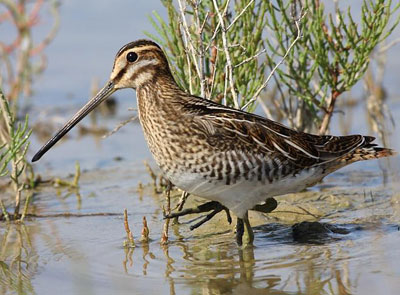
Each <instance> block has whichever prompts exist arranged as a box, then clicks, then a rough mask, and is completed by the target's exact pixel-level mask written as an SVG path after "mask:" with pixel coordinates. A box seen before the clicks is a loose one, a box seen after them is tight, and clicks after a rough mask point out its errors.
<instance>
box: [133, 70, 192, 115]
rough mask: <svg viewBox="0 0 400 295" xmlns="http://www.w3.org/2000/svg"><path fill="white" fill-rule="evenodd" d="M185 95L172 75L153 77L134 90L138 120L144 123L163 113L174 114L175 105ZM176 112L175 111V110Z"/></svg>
mask: <svg viewBox="0 0 400 295" xmlns="http://www.w3.org/2000/svg"><path fill="white" fill-rule="evenodd" d="M186 95H187V94H186V93H185V92H184V91H183V90H182V89H181V88H180V87H179V86H178V84H177V83H176V82H175V80H174V78H173V77H172V75H166V74H163V73H161V74H159V75H155V76H154V77H153V79H152V80H151V82H149V83H144V84H142V85H140V87H137V88H136V96H137V102H138V110H139V118H140V120H141V121H142V122H143V121H146V120H148V119H149V117H155V116H157V117H160V116H163V115H166V114H165V113H170V112H172V113H174V110H173V109H174V108H175V107H176V104H177V103H179V101H180V99H182V97H184V96H186ZM175 111H176V110H175Z"/></svg>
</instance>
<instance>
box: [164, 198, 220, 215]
mask: <svg viewBox="0 0 400 295" xmlns="http://www.w3.org/2000/svg"><path fill="white" fill-rule="evenodd" d="M221 207H222V205H221V204H220V203H218V202H215V201H211V202H207V203H204V204H201V205H199V206H197V207H195V208H188V209H185V210H182V211H180V212H175V213H171V214H168V215H166V216H164V218H174V217H180V216H185V215H188V214H194V213H204V212H208V211H211V210H219V211H221V210H222V208H221ZM219 211H218V212H219Z"/></svg>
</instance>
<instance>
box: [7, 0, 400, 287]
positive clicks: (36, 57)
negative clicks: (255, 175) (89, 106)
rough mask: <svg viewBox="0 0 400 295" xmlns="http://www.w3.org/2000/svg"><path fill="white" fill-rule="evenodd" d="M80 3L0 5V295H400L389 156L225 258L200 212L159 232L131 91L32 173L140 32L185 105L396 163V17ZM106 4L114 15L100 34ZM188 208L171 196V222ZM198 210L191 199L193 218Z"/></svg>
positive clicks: (218, 4) (371, 12)
mask: <svg viewBox="0 0 400 295" xmlns="http://www.w3.org/2000/svg"><path fill="white" fill-rule="evenodd" d="M78 2H79V1H75V2H74V1H71V2H70V3H64V2H62V1H61V2H58V1H33V2H29V1H8V0H7V1H2V0H0V60H1V62H0V88H1V102H0V103H1V109H0V110H1V111H0V152H1V156H0V175H1V178H0V197H1V203H0V204H1V207H2V208H1V209H2V213H0V293H4V294H14V293H18V294H35V293H37V294H44V293H46V292H47V293H49V292H55V291H57V292H60V290H62V293H81V294H87V293H94V294H102V293H104V294H106V293H107V294H109V293H110V292H117V291H118V292H119V293H128V292H130V293H131V292H133V291H135V292H137V293H144V292H146V293H151V292H150V291H152V290H157V293H170V294H182V293H184V294H189V293H190V294H202V293H204V292H209V293H214V294H230V293H237V294H243V293H245V292H248V293H254V292H259V294H271V293H282V294H293V293H300V294H325V293H327V294H351V293H362V294H368V293H384V294H395V293H396V291H397V290H398V288H400V285H399V282H398V277H399V276H400V269H399V266H398V265H397V264H396V263H395V262H396V261H398V259H400V252H399V250H398V247H397V245H398V244H399V242H400V236H399V224H400V210H399V204H400V199H399V198H400V193H399V192H400V187H399V185H398V183H399V170H398V167H399V165H398V164H399V158H398V157H396V158H393V159H390V160H382V161H379V162H377V161H374V162H372V163H360V164H356V165H354V166H350V167H349V168H346V169H344V170H342V171H340V172H337V173H335V174H334V175H332V176H331V177H328V178H327V179H325V180H324V181H323V182H322V183H320V184H318V185H317V186H316V187H315V188H312V189H310V190H308V191H306V192H302V193H300V194H295V195H287V196H282V197H279V198H277V201H278V207H277V208H276V209H275V210H274V212H272V213H270V214H256V213H251V216H250V218H251V222H252V224H253V225H254V226H255V234H256V240H255V247H254V248H250V249H240V248H238V247H237V246H236V245H235V243H234V242H233V241H234V238H233V236H234V233H233V225H230V224H229V223H228V222H227V219H226V215H225V214H224V213H220V214H218V215H216V216H215V217H214V218H213V219H212V220H211V221H210V222H208V223H206V224H205V225H203V226H201V227H199V228H198V229H196V230H194V231H190V229H189V228H190V226H191V225H193V224H195V223H196V222H198V221H199V220H200V219H199V218H200V217H197V216H192V217H188V218H182V219H180V220H179V223H177V222H171V224H170V226H169V231H168V233H167V234H168V235H167V236H165V234H166V232H165V223H164V221H163V211H164V210H168V208H167V205H166V203H165V202H166V188H167V182H166V181H165V180H164V179H163V178H162V176H161V175H160V174H159V172H158V170H157V168H156V167H155V165H154V162H152V160H151V156H150V154H149V152H148V150H147V147H146V145H145V142H144V139H143V136H142V132H141V128H140V126H139V124H138V122H137V120H136V119H135V117H136V114H135V107H134V101H135V100H134V99H133V97H134V95H133V94H132V92H128V93H126V94H125V93H122V95H121V96H120V97H117V98H116V100H114V103H112V104H110V105H109V107H105V109H103V110H102V111H100V112H98V113H96V114H94V115H93V117H92V118H91V120H90V122H83V123H82V128H81V129H80V130H78V132H76V133H72V135H71V136H70V137H69V138H67V139H66V140H65V141H64V142H63V143H61V144H60V145H59V146H56V148H55V150H54V152H52V153H49V154H48V155H46V156H47V158H46V159H44V161H43V162H42V163H40V164H39V165H36V164H35V165H34V166H32V165H31V163H30V161H29V160H30V157H31V155H32V154H33V152H34V151H35V150H36V149H37V148H38V147H39V146H40V145H41V144H43V141H44V140H46V139H48V137H49V136H51V134H52V133H53V132H54V131H55V130H56V129H57V128H58V126H59V125H60V124H62V123H63V122H64V121H65V120H66V119H68V117H69V116H70V115H71V114H72V113H73V112H74V111H75V110H76V109H77V108H78V107H79V106H80V105H82V103H83V101H84V100H82V99H83V98H85V97H86V96H89V88H90V84H91V83H92V81H93V80H94V78H97V77H99V76H100V77H102V78H106V76H107V75H108V71H109V68H110V65H111V62H112V59H113V54H115V51H116V50H117V49H118V48H119V47H120V45H121V44H124V43H126V41H131V40H133V39H138V38H141V37H143V33H142V32H141V31H139V30H138V29H137V28H139V27H140V28H143V30H144V31H146V32H147V34H148V35H149V36H151V37H152V38H154V39H155V40H156V41H158V42H159V43H161V44H162V45H163V47H164V48H165V50H166V52H167V54H168V57H169V59H170V62H171V64H172V65H173V71H174V75H175V78H176V79H177V81H179V84H180V85H181V87H183V88H185V89H187V90H188V91H189V92H191V93H193V94H196V95H202V96H204V97H206V98H209V99H213V100H216V101H218V102H221V103H225V104H228V105H231V106H233V107H237V108H242V109H245V110H248V111H255V112H257V113H259V114H261V115H265V116H267V117H269V118H272V119H274V120H278V121H281V122H283V123H284V124H287V125H290V126H292V127H294V128H297V129H300V130H305V131H312V132H315V133H326V132H328V131H329V132H332V133H336V134H349V133H367V134H371V135H374V136H377V137H379V138H380V141H381V143H383V144H384V145H385V146H390V147H393V148H395V149H397V150H399V149H400V142H399V138H398V137H396V136H395V135H396V126H395V122H396V118H397V117H398V116H399V114H400V100H399V96H400V93H398V91H397V90H396V86H397V84H396V83H397V82H398V81H396V78H395V77H397V76H398V67H397V66H398V65H397V63H398V62H397V60H398V58H397V56H398V54H399V50H398V47H397V46H396V44H397V43H398V40H399V30H398V28H397V24H398V22H399V11H398V10H399V6H400V4H398V3H395V2H394V1H393V2H391V1H380V0H377V1H363V2H362V1H357V5H359V7H356V5H355V4H353V3H350V2H349V1H333V2H332V3H330V1H311V0H307V1H302V3H303V5H302V6H300V1H294V2H292V1H280V0H278V1H273V2H268V1H253V0H236V1H233V0H232V1H214V0H208V1H205V0H203V1H185V0H177V1H167V0H163V1H161V3H162V4H163V6H161V5H160V1H158V0H153V1H149V3H147V4H146V5H144V6H143V7H140V9H139V8H138V7H135V8H132V9H127V7H126V5H127V4H126V3H125V1H113V2H114V4H113V5H114V6H113V7H106V5H108V4H102V5H100V7H98V6H97V5H96V4H94V3H89V2H88V3H85V4H82V3H81V2H79V3H78ZM328 2H329V3H328ZM295 4H297V5H295ZM132 5H133V4H132ZM136 6H137V5H136ZM350 6H351V7H350ZM112 9H118V11H121V14H122V15H121V16H120V17H114V16H110V20H109V21H107V22H105V21H104V19H103V18H102V17H101V14H102V13H104V11H111V10H112ZM153 9H154V10H155V11H156V12H154V13H152V14H151V15H149V14H150V11H152V10H153ZM138 10H139V11H138ZM143 11H145V12H148V13H143ZM144 14H148V15H149V19H150V21H149V20H148V19H146V18H145V17H144V16H143V15H144ZM127 19H129V20H130V21H132V22H133V23H132V24H127V23H126V20H127ZM89 20H92V21H91V22H90V21H89ZM136 20H137V22H136ZM109 22H111V23H109ZM60 23H62V24H63V25H62V26H60ZM89 24H96V25H93V26H92V25H89ZM131 25H132V27H131ZM63 26H64V27H63ZM82 28H85V30H82ZM121 28H124V30H121ZM125 28H126V29H125ZM58 30H59V33H57V32H58ZM99 31H101V32H102V34H99V33H98V32H99ZM127 31H129V33H127ZM113 32H114V33H113ZM115 32H121V33H118V34H115ZM132 32H137V33H132ZM104 34H106V35H107V36H108V37H107V38H109V39H108V41H107V42H104ZM127 34H128V36H127ZM87 36H91V38H87ZM127 38H128V39H127ZM104 43H107V44H104ZM99 44H101V45H99ZM96 46H97V48H93V47H96ZM77 48H78V49H77ZM94 51H95V52H96V57H95V58H94V57H93V52H94ZM271 73H274V75H271ZM385 73H386V74H385ZM384 74H385V75H384ZM93 85H94V86H93V88H96V83H93ZM353 86H354V88H353ZM65 93H67V94H65ZM77 97H79V98H80V99H77ZM121 97H122V98H124V100H121ZM57 98H59V100H56V99H57ZM125 98H126V99H125ZM128 107H130V108H131V111H126V110H127V109H128ZM132 111H133V113H134V114H133V115H132ZM121 122H127V123H128V122H129V123H131V122H132V123H131V124H127V125H125V124H120V123H121ZM123 125H124V126H123ZM116 126H117V127H118V128H120V127H122V128H121V129H120V130H119V131H118V132H116V133H114V134H112V135H111V136H109V137H108V138H107V139H106V140H101V137H102V136H103V135H104V134H107V133H109V132H110V131H112V130H113V129H114V127H116ZM397 133H398V132H397ZM144 159H146V160H148V161H149V162H148V164H146V165H145V164H144V163H143V160H144ZM76 161H78V162H76ZM181 197H182V192H180V191H178V190H175V189H173V190H172V191H171V192H170V198H169V200H168V201H169V202H171V203H170V208H171V209H175V208H176V206H177V204H178V203H179V201H180V199H181ZM202 202H203V200H201V199H199V198H196V197H194V196H190V197H189V198H188V199H187V203H186V204H185V207H191V206H193V205H198V204H201V203H202ZM125 208H126V209H127V214H126V218H125V220H124V214H123V212H124V209H125ZM144 217H145V221H144V219H143V218H144ZM124 221H125V227H124ZM144 222H145V223H144ZM144 224H145V225H144ZM126 226H128V228H129V230H127V228H126ZM125 230H126V231H125ZM126 232H128V237H127V236H126ZM124 241H125V243H124ZM166 282H167V284H165V283H166ZM257 294H258V293H257Z"/></svg>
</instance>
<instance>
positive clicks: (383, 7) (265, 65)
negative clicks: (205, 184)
mask: <svg viewBox="0 0 400 295" xmlns="http://www.w3.org/2000/svg"><path fill="white" fill-rule="evenodd" d="M161 2H162V3H163V5H164V6H165V7H166V9H167V12H168V21H164V20H163V19H162V18H161V17H160V16H159V15H158V14H157V13H156V12H155V13H154V16H153V17H150V21H151V22H152V24H153V26H154V27H155V28H156V30H157V32H158V35H159V36H153V35H150V34H148V35H149V36H150V37H151V38H153V39H155V40H156V41H158V42H159V43H161V44H162V46H163V47H164V48H165V49H166V50H167V53H168V56H169V60H170V63H171V64H172V71H173V73H174V75H175V77H176V80H177V81H178V83H179V84H180V85H181V86H182V87H183V88H185V89H186V90H188V91H190V92H191V93H193V94H197V95H201V96H204V97H206V98H208V99H213V100H216V101H219V102H222V103H224V104H227V105H230V106H234V107H236V108H245V109H247V110H248V111H253V110H254V108H255V103H256V102H261V105H262V107H263V109H264V110H265V111H266V115H267V116H268V117H270V118H274V119H281V120H286V123H287V124H289V125H291V126H292V127H296V128H297V129H299V130H309V131H310V130H318V131H319V133H321V134H323V133H326V131H327V130H328V127H329V123H330V119H331V117H332V115H333V113H334V110H335V103H336V101H337V98H338V97H339V96H340V95H341V94H342V93H344V92H345V91H348V90H350V89H351V87H352V86H354V85H355V84H356V83H357V82H358V81H359V80H360V79H361V78H362V77H363V75H364V73H365V71H366V69H367V68H368V65H369V59H370V55H371V53H372V52H373V50H374V48H375V47H376V46H377V45H378V44H379V43H380V42H382V41H383V40H384V39H385V38H386V37H387V36H389V35H390V33H391V32H392V31H393V29H394V28H395V27H396V26H397V24H398V22H399V16H396V17H394V14H395V13H396V12H397V11H398V9H399V7H400V3H397V4H395V5H392V1H384V0H377V1H375V2H373V1H370V0H365V1H364V2H363V4H362V7H361V16H360V18H359V19H358V20H357V21H355V20H354V16H353V15H352V13H351V11H350V8H348V9H346V10H345V12H344V11H342V10H341V9H340V8H339V5H336V6H335V7H334V9H333V12H328V13H327V12H326V9H325V6H324V3H322V2H323V1H318V0H305V1H297V0H293V1H283V0H275V1H262V0H258V1H255V0H235V1H233V0H232V1H230V0H224V1H216V0H203V1H196V0H177V5H175V4H174V3H173V1H172V0H161ZM325 2H327V1H325ZM334 3H336V4H337V1H334ZM304 14H306V17H304ZM393 18H395V19H394V21H393ZM357 23H358V24H357ZM278 66H279V67H278ZM272 75H274V76H273V77H274V80H273V83H269V82H270V81H269V80H270V78H271V77H272ZM266 76H268V77H267V78H265V77H266ZM268 84H271V85H269V86H268V88H267V87H266V86H267V85H268ZM261 94H266V95H265V96H266V97H269V98H271V102H272V103H271V107H266V106H265V105H264V104H263V101H262V100H261V99H260V96H261Z"/></svg>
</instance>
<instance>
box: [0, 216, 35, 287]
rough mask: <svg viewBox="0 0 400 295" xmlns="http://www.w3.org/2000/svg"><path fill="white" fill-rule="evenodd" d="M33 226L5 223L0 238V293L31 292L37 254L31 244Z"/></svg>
mask: <svg viewBox="0 0 400 295" xmlns="http://www.w3.org/2000/svg"><path fill="white" fill-rule="evenodd" d="M36 232H37V229H35V228H32V227H31V228H28V227H26V226H25V225H24V224H6V225H5V229H4V230H2V231H1V233H0V238H1V244H0V293H1V294H8V293H10V294H11V293H15V294H33V293H34V287H33V285H32V278H33V276H34V275H35V274H36V272H37V270H38V255H37V253H36V250H35V248H34V247H33V244H32V238H33V235H34V234H35V233H36Z"/></svg>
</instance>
